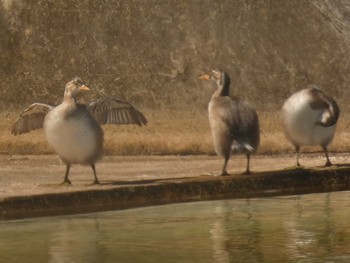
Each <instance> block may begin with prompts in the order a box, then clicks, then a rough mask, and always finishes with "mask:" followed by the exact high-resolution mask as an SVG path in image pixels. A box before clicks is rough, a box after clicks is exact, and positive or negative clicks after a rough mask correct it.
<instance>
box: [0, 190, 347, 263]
mask: <svg viewBox="0 0 350 263" xmlns="http://www.w3.org/2000/svg"><path fill="white" fill-rule="evenodd" d="M349 201H350V192H334V193H326V194H310V195H302V196H292V197H291V196H289V197H277V198H264V199H250V200H226V201H213V202H199V203H190V204H178V205H168V206H160V207H150V208H142V209H134V210H126V211H116V212H104V213H94V214H87V215H74V216H64V217H50V218H40V219H32V220H17V221H4V222H1V223H0V255H1V262H60V263H61V262H350V228H349V219H350V209H349Z"/></svg>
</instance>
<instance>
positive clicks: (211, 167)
mask: <svg viewBox="0 0 350 263" xmlns="http://www.w3.org/2000/svg"><path fill="white" fill-rule="evenodd" d="M330 156H331V161H332V162H333V163H334V164H348V163H349V164H350V154H333V153H331V154H330ZM300 162H301V164H302V165H304V166H305V167H314V166H322V165H323V164H324V163H325V158H324V156H323V154H304V155H302V156H301V159H300ZM222 164H223V160H222V159H221V158H220V157H217V156H136V157H120V156H105V157H103V159H102V160H101V161H100V162H99V163H98V164H97V166H96V167H97V175H98V178H99V180H100V182H101V184H100V185H92V182H93V173H92V171H91V169H90V168H89V167H85V166H80V165H76V166H73V167H72V168H71V173H70V180H71V181H72V185H71V186H60V185H59V184H60V183H61V182H62V181H63V176H64V172H65V166H64V164H62V163H61V162H60V161H59V159H58V158H57V157H56V156H55V155H17V156H15V155H13V156H8V155H3V156H0V199H3V198H6V197H13V196H28V195H36V194H49V193H59V192H74V191H85V190H87V189H95V188H97V189H101V188H102V189H103V188H104V189H108V188H112V187H116V186H125V185H142V184H149V183H158V182H159V183H161V182H164V181H166V180H167V179H177V178H179V179H181V178H186V177H187V178H188V177H199V176H203V175H213V176H215V175H217V174H218V173H219V172H220V170H221V167H222ZM293 165H295V156H294V155H286V156H262V155H259V156H253V157H252V159H251V170H252V171H253V172H261V171H269V170H280V169H285V168H288V167H292V166H293ZM245 166H246V160H245V157H244V156H234V157H232V158H231V160H230V162H229V165H228V171H229V172H230V173H231V174H232V175H231V176H235V175H237V174H239V173H242V172H244V170H245ZM252 176H254V174H253V175H252Z"/></svg>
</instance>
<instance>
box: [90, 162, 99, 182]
mask: <svg viewBox="0 0 350 263" xmlns="http://www.w3.org/2000/svg"><path fill="white" fill-rule="evenodd" d="M91 168H92V171H93V172H94V176H95V181H94V184H100V182H99V181H98V179H97V175H96V169H95V165H94V164H91Z"/></svg>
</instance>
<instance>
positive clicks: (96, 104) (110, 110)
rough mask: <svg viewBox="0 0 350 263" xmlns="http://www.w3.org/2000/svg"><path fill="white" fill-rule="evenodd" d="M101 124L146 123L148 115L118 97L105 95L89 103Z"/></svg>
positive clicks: (88, 106)
mask: <svg viewBox="0 0 350 263" xmlns="http://www.w3.org/2000/svg"><path fill="white" fill-rule="evenodd" d="M87 109H88V110H89V111H90V112H91V114H92V115H93V116H94V117H95V119H96V121H97V122H98V123H100V124H137V125H138V126H142V125H146V124H147V119H146V117H145V116H144V115H143V114H142V112H140V111H139V110H138V109H136V108H135V107H134V106H133V105H131V104H130V103H128V102H126V101H123V100H121V99H117V98H111V97H103V98H101V99H99V100H97V101H93V102H91V103H90V104H89V105H87Z"/></svg>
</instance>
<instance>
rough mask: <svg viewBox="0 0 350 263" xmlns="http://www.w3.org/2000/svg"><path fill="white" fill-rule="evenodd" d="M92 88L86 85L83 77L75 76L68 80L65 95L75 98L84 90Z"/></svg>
mask: <svg viewBox="0 0 350 263" xmlns="http://www.w3.org/2000/svg"><path fill="white" fill-rule="evenodd" d="M89 90H90V89H89V88H88V87H87V86H85V84H84V82H83V80H82V79H81V78H74V79H72V80H70V81H69V82H67V84H66V88H65V90H64V97H71V98H73V99H75V98H76V97H77V95H78V94H79V93H81V92H82V91H89Z"/></svg>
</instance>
